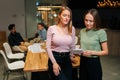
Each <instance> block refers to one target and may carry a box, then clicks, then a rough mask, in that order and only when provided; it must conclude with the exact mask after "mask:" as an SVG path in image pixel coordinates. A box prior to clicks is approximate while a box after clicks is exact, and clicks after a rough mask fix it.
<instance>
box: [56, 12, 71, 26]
mask: <svg viewBox="0 0 120 80" xmlns="http://www.w3.org/2000/svg"><path fill="white" fill-rule="evenodd" d="M58 17H59V19H60V22H61V23H62V24H63V25H67V24H68V23H69V21H70V18H71V13H70V11H68V10H63V11H62V13H61V14H59V16H58Z"/></svg>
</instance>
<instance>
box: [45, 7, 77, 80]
mask: <svg viewBox="0 0 120 80" xmlns="http://www.w3.org/2000/svg"><path fill="white" fill-rule="evenodd" d="M46 47H47V53H48V55H49V62H48V64H49V71H50V75H51V80H72V64H71V60H70V59H71V57H72V56H70V49H73V48H75V28H74V27H73V26H72V13H71V10H70V9H69V8H68V7H65V6H64V7H61V9H60V11H59V13H58V22H57V24H56V25H53V26H50V27H49V28H48V31H47V42H46Z"/></svg>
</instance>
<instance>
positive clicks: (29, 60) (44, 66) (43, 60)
mask: <svg viewBox="0 0 120 80" xmlns="http://www.w3.org/2000/svg"><path fill="white" fill-rule="evenodd" d="M47 70H48V55H47V53H46V52H40V53H32V51H30V50H29V51H28V52H27V56H26V60H25V66H24V71H29V72H37V71H47Z"/></svg>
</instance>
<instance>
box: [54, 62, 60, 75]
mask: <svg viewBox="0 0 120 80" xmlns="http://www.w3.org/2000/svg"><path fill="white" fill-rule="evenodd" d="M60 70H61V68H60V66H59V65H58V64H57V63H53V72H54V74H55V75H56V76H58V75H59V74H60Z"/></svg>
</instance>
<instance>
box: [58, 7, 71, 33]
mask: <svg viewBox="0 0 120 80" xmlns="http://www.w3.org/2000/svg"><path fill="white" fill-rule="evenodd" d="M64 10H68V11H69V12H70V21H69V23H68V32H69V34H71V33H72V11H71V9H70V8H68V7H67V6H62V7H61V8H60V10H59V12H58V15H61V13H62V11H64ZM59 22H60V19H59V18H58V22H57V24H58V23H59Z"/></svg>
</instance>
